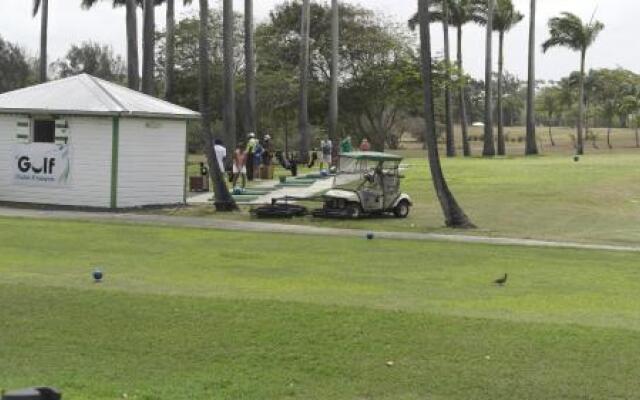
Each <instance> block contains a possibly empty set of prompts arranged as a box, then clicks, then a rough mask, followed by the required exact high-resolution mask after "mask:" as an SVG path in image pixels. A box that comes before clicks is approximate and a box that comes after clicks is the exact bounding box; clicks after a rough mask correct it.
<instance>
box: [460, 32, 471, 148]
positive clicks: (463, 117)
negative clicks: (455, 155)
mask: <svg viewBox="0 0 640 400" xmlns="http://www.w3.org/2000/svg"><path fill="white" fill-rule="evenodd" d="M458 73H459V74H460V75H462V73H463V69H462V25H458ZM465 86H466V85H460V89H459V93H458V103H459V105H458V108H459V111H460V128H461V129H462V152H463V154H464V156H465V157H471V146H469V132H468V128H467V102H466V101H465V89H466V87H465Z"/></svg>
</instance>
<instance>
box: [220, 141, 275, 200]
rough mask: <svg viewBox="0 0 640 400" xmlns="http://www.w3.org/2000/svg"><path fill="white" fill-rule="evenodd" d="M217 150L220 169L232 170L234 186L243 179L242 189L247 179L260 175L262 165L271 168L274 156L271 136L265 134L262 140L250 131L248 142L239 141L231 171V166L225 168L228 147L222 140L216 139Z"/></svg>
mask: <svg viewBox="0 0 640 400" xmlns="http://www.w3.org/2000/svg"><path fill="white" fill-rule="evenodd" d="M215 152H216V157H217V159H218V165H219V166H220V169H221V170H222V171H228V172H231V174H232V175H231V176H232V178H231V181H232V183H233V187H234V188H236V187H238V180H241V183H242V186H240V187H241V188H242V189H244V188H245V187H246V185H247V181H252V180H254V178H259V177H260V171H261V169H262V167H265V168H267V170H269V168H270V167H271V163H272V162H271V161H272V158H273V146H272V142H271V136H269V135H264V137H263V138H262V141H260V140H258V138H257V137H256V134H255V133H253V132H252V133H249V135H248V137H247V143H246V144H245V143H238V145H237V146H236V149H235V150H234V151H233V155H232V158H231V168H230V171H229V168H225V165H228V163H227V162H226V161H227V149H226V148H225V147H224V145H223V143H222V141H220V140H216V141H215Z"/></svg>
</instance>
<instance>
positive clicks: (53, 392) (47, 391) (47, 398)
mask: <svg viewBox="0 0 640 400" xmlns="http://www.w3.org/2000/svg"><path fill="white" fill-rule="evenodd" d="M61 399H62V393H61V392H60V391H58V390H57V389H54V388H50V387H34V388H28V389H19V390H12V391H9V392H5V393H3V394H2V398H1V400H61Z"/></svg>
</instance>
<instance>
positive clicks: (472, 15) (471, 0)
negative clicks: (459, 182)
mask: <svg viewBox="0 0 640 400" xmlns="http://www.w3.org/2000/svg"><path fill="white" fill-rule="evenodd" d="M482 8H483V7H482V4H480V3H479V2H478V0H452V2H451V6H450V10H451V13H450V14H451V23H452V24H453V25H455V26H456V28H457V31H458V38H457V39H458V48H457V51H458V54H457V58H458V59H457V63H458V74H460V76H462V74H463V73H464V68H463V66H462V27H463V26H464V25H466V24H468V23H469V22H474V23H478V24H486V22H487V19H486V17H485V16H484V15H483V12H482V11H483V10H482ZM465 86H466V85H460V88H459V92H458V109H459V112H460V127H461V129H462V152H463V154H464V156H465V157H470V156H471V146H469V134H468V127H467V102H466V95H465V93H466V87H465Z"/></svg>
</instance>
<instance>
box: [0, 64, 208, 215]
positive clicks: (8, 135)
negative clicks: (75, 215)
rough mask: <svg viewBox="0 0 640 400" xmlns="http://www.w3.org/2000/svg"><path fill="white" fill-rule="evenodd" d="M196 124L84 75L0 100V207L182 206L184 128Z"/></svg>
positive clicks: (181, 112) (172, 108) (186, 114)
mask: <svg viewBox="0 0 640 400" xmlns="http://www.w3.org/2000/svg"><path fill="white" fill-rule="evenodd" d="M199 117H200V116H199V114H198V113H196V112H193V111H191V110H188V109H186V108H183V107H179V106H176V105H173V104H170V103H167V102H165V101H162V100H159V99H156V98H154V97H151V96H147V95H145V94H142V93H139V92H136V91H134V90H130V89H127V88H125V87H122V86H120V85H117V84H114V83H110V82H107V81H103V80H101V79H98V78H95V77H92V76H90V75H86V74H85V75H78V76H74V77H71V78H66V79H61V80H58V81H53V82H48V83H44V84H41V85H36V86H32V87H28V88H24V89H20V90H16V91H13V92H8V93H3V94H0V202H10V203H32V204H47V205H61V206H76V207H92V208H112V209H115V208H129V207H141V206H150V205H168V204H178V203H184V202H185V193H186V192H185V189H186V188H185V182H186V179H185V175H186V156H187V153H186V141H187V138H186V136H187V129H186V125H187V121H188V120H190V119H197V118H199Z"/></svg>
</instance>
